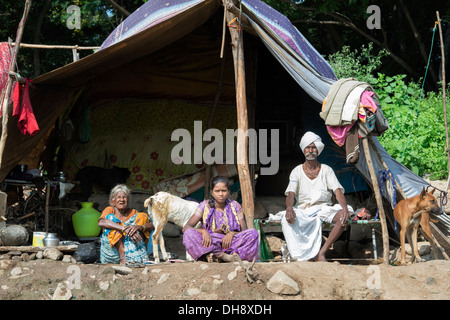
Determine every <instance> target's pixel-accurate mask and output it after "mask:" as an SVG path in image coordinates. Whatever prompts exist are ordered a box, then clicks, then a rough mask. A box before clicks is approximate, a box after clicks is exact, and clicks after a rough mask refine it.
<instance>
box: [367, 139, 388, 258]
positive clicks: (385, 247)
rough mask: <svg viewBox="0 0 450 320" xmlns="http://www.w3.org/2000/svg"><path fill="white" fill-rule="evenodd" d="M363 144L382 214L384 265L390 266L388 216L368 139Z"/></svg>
mask: <svg viewBox="0 0 450 320" xmlns="http://www.w3.org/2000/svg"><path fill="white" fill-rule="evenodd" d="M362 142H363V148H364V155H365V156H366V162H367V166H368V168H369V174H370V179H371V181H372V187H373V191H374V193H375V199H376V201H377V207H378V210H379V213H380V222H381V232H382V235H383V263H384V264H386V265H388V264H389V233H388V228H387V224H386V215H385V213H384V207H383V199H382V198H381V194H380V187H379V185H378V179H377V176H376V174H375V169H374V167H373V162H372V157H371V155H370V150H369V142H368V137H364V138H363V139H362Z"/></svg>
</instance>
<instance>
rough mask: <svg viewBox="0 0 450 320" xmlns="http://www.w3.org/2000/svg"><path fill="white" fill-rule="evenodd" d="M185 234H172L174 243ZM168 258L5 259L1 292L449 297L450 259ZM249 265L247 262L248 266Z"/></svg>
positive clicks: (0, 295) (95, 296)
mask: <svg viewBox="0 0 450 320" xmlns="http://www.w3.org/2000/svg"><path fill="white" fill-rule="evenodd" d="M179 241H180V239H177V238H175V239H168V240H167V241H166V242H167V248H168V249H169V250H171V251H172V252H174V250H172V249H173V248H174V246H175V245H176V243H177V242H179ZM183 261H184V262H172V263H170V262H166V263H160V264H157V265H148V266H141V267H132V268H129V269H128V271H129V272H131V273H129V274H121V273H119V272H117V271H116V270H114V269H113V268H112V265H102V264H81V263H73V262H63V261H61V260H59V261H54V260H51V259H34V260H29V261H16V260H14V259H8V260H5V259H2V260H0V299H1V300H51V299H53V298H55V296H54V294H55V291H56V289H57V287H58V286H64V288H65V291H64V290H63V291H64V292H65V293H67V292H69V293H68V296H66V299H71V300H171V301H176V300H178V301H179V302H180V301H189V300H190V301H192V300H254V301H258V300H319V299H320V300H391V299H395V300H411V299H414V300H448V299H449V298H450V282H449V281H448V279H450V261H446V260H430V261H426V262H422V263H416V264H412V265H407V266H393V265H384V264H370V265H363V264H348V263H346V264H344V263H338V262H337V261H334V262H290V263H284V262H257V263H256V264H255V265H254V266H253V271H254V272H256V274H257V276H256V278H255V280H257V281H256V282H253V283H249V282H248V281H247V280H246V276H245V274H244V269H243V268H242V267H241V266H240V264H239V263H237V262H236V263H206V262H188V261H186V260H183ZM246 266H247V267H248V264H247V263H246V262H245V263H244V267H246ZM278 270H282V271H283V272H284V273H285V274H286V275H288V276H289V277H290V278H291V279H292V280H294V282H295V283H297V285H298V288H299V290H300V292H299V293H297V294H291V295H283V294H278V293H273V292H271V291H270V290H269V289H268V287H267V283H268V282H269V280H270V279H271V278H272V276H273V275H274V274H275V273H276V272H277V271H278Z"/></svg>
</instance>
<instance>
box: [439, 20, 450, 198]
mask: <svg viewBox="0 0 450 320" xmlns="http://www.w3.org/2000/svg"><path fill="white" fill-rule="evenodd" d="M436 17H437V23H438V27H439V40H440V43H441V63H442V66H441V68H442V102H443V106H444V123H445V152H446V153H447V169H448V180H447V190H448V189H449V188H450V149H449V138H448V124H447V107H446V105H445V100H446V99H445V95H446V94H445V93H446V90H445V89H446V88H445V87H446V85H445V52H444V40H443V37H442V27H441V18H440V16H439V11H436Z"/></svg>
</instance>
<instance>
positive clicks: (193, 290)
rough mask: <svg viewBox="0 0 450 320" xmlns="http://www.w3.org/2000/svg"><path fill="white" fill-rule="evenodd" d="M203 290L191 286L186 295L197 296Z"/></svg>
mask: <svg viewBox="0 0 450 320" xmlns="http://www.w3.org/2000/svg"><path fill="white" fill-rule="evenodd" d="M200 293H201V291H200V289H198V288H189V289H187V290H186V295H187V296H196V295H198V294H200Z"/></svg>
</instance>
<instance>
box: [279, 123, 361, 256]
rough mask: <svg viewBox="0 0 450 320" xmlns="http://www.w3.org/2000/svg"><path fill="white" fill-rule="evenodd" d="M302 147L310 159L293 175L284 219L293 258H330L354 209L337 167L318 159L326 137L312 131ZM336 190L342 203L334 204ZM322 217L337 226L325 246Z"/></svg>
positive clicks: (289, 248)
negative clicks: (331, 248)
mask: <svg viewBox="0 0 450 320" xmlns="http://www.w3.org/2000/svg"><path fill="white" fill-rule="evenodd" d="M300 148H301V149H302V151H303V153H304V154H305V159H306V160H305V162H304V163H303V164H300V165H298V166H297V167H295V168H294V169H293V170H292V172H291V174H290V176H289V185H288V187H287V188H286V191H285V195H286V212H285V214H284V216H283V218H282V220H281V225H282V229H283V234H284V237H285V240H286V244H287V247H288V250H289V253H290V255H291V257H292V258H294V259H297V260H298V261H302V260H313V259H314V260H317V261H326V259H325V252H326V251H327V250H328V249H329V248H330V246H331V245H332V244H333V243H334V241H336V239H337V238H338V237H339V236H340V234H341V233H342V232H343V231H344V229H345V226H346V224H347V221H348V219H349V217H350V213H349V212H353V209H352V207H350V206H348V205H347V202H346V200H345V196H344V188H343V187H342V185H341V184H340V183H339V181H338V179H337V177H336V174H335V173H334V171H333V169H331V168H330V167H329V166H327V165H325V164H321V163H320V162H319V161H318V160H317V157H318V156H319V154H320V153H321V152H322V150H323V148H324V144H323V142H322V139H321V138H320V137H319V136H318V135H317V134H315V133H313V132H310V131H308V132H306V133H305V135H304V136H303V137H302V139H301V141H300ZM332 192H334V194H335V196H336V199H337V201H338V204H335V205H333V204H332ZM295 201H297V203H295ZM294 204H295V205H294ZM322 221H324V222H328V223H332V224H334V227H333V229H332V230H331V232H330V234H329V237H328V239H327V240H326V242H325V244H324V245H323V246H322V247H321V245H322Z"/></svg>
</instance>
